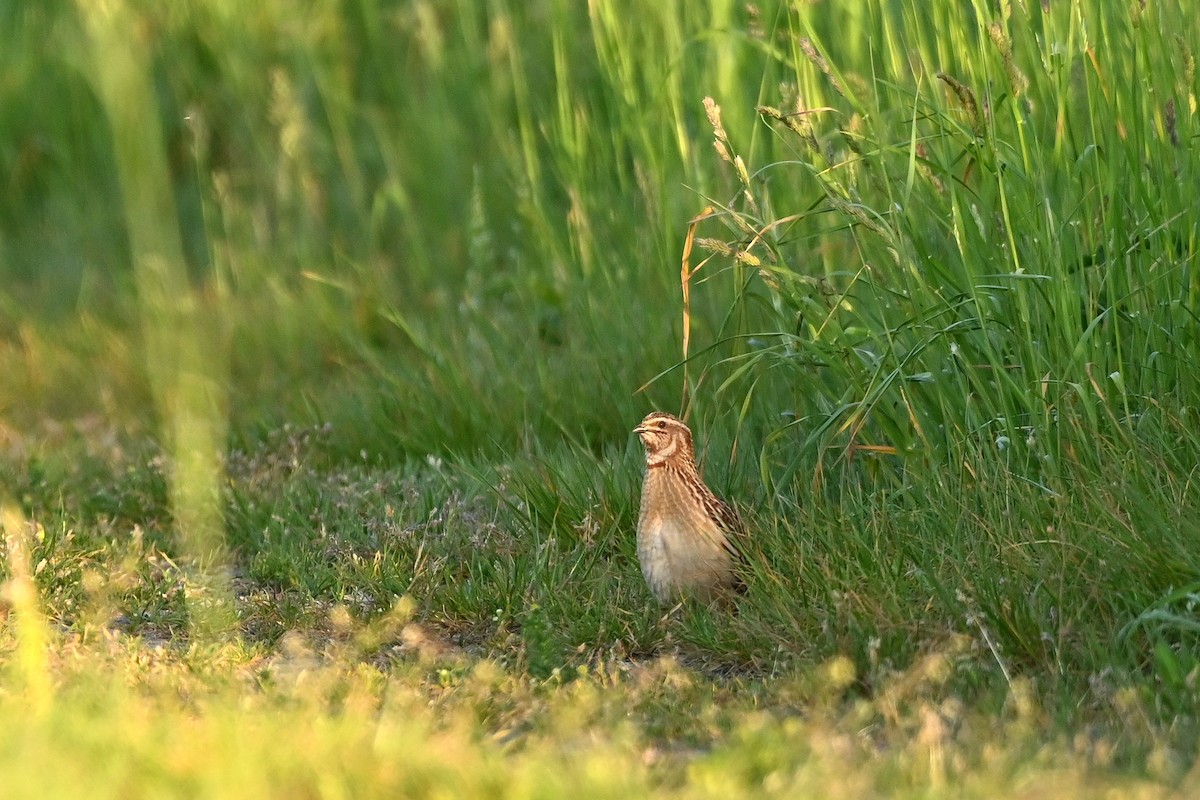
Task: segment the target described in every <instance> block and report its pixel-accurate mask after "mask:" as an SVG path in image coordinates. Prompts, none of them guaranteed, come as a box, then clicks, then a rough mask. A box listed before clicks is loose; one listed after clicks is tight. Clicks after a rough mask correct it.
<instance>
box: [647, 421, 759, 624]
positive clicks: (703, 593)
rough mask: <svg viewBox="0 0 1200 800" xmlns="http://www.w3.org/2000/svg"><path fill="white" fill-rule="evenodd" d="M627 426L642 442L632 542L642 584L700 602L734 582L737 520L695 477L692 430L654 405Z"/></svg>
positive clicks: (667, 597)
mask: <svg viewBox="0 0 1200 800" xmlns="http://www.w3.org/2000/svg"><path fill="white" fill-rule="evenodd" d="M633 430H634V433H636V434H637V435H638V436H639V437H641V440H642V444H643V446H645V448H646V480H645V483H644V484H643V485H642V509H641V513H640V514H639V516H638V528H637V549H638V561H640V562H641V564H642V575H643V576H645V578H646V583H647V584H649V586H650V591H651V592H653V593H654V596H655V597H656V598H657V599H658V601H659V602H660V603H670V602H672V601H673V600H675V599H678V598H680V597H684V596H692V597H696V598H698V599H700V600H702V601H705V602H707V601H709V600H712V599H713V598H714V597H717V596H718V595H720V594H721V593H723V592H724V591H726V590H729V589H732V588H734V587H735V586H737V585H738V583H739V580H738V577H737V573H736V571H735V567H736V565H737V563H738V561H740V555H739V554H738V550H737V548H736V546H735V545H734V543H733V541H732V540H731V537H732V536H734V535H736V534H737V533H738V532H740V531H741V529H742V524H741V521H740V520H739V519H738V516H737V514H736V513H735V512H734V510H733V509H732V508H730V507H729V506H728V505H727V504H726V503H725V502H723V501H722V500H721V499H720V498H718V497H717V496H716V495H714V494H713V493H712V491H710V490H709V488H708V487H707V486H706V485H705V484H704V480H703V479H702V478H701V477H700V472H699V471H698V470H697V468H696V453H695V448H694V446H693V445H692V432H691V431H690V430H689V429H688V426H687V425H685V424H684V423H683V421H682V420H680V419H678V418H677V417H674V416H672V415H671V414H666V413H663V412H661V411H655V412H654V413H652V414H648V415H647V416H646V418H645V419H643V420H642V423H641V424H640V425H638V426H637V427H636V428H634V429H633Z"/></svg>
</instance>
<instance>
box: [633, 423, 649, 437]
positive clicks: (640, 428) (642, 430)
mask: <svg viewBox="0 0 1200 800" xmlns="http://www.w3.org/2000/svg"><path fill="white" fill-rule="evenodd" d="M648 430H650V429H649V428H647V427H646V426H645V425H638V426H637V427H636V428H634V429H633V432H634V433H636V434H637V435H638V436H641V435H642V434H643V433H645V432H646V431H648Z"/></svg>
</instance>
